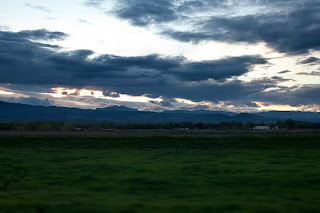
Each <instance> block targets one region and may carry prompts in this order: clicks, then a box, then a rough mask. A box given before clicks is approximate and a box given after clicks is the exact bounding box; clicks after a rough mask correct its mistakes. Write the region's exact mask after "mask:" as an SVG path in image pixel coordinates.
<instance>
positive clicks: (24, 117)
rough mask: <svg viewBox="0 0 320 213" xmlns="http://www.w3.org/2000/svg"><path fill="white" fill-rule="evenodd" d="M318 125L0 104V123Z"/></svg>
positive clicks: (257, 117) (303, 116) (262, 116)
mask: <svg viewBox="0 0 320 213" xmlns="http://www.w3.org/2000/svg"><path fill="white" fill-rule="evenodd" d="M286 119H293V120H297V121H309V122H320V113H319V112H299V111H270V112H259V113H234V112H228V111H210V110H196V111H186V110H175V111H163V112H149V111H138V110H137V109H132V108H127V107H124V106H113V107H108V108H98V109H95V110H91V109H78V108H66V107H55V106H50V107H45V106H32V105H26V104H15V103H7V102H1V101H0V121H98V122H106V121H114V122H206V123H219V122H224V121H226V122H231V121H235V122H256V123H262V122H265V123H271V122H273V123H275V122H276V121H278V120H286Z"/></svg>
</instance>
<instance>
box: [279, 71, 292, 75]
mask: <svg viewBox="0 0 320 213" xmlns="http://www.w3.org/2000/svg"><path fill="white" fill-rule="evenodd" d="M290 72H291V71H289V70H283V71H281V72H278V74H286V73H290Z"/></svg>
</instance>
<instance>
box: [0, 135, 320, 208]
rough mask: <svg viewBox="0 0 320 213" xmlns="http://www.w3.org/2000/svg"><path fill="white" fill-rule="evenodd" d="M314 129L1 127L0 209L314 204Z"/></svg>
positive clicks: (319, 192) (319, 156)
mask: <svg viewBox="0 0 320 213" xmlns="http://www.w3.org/2000/svg"><path fill="white" fill-rule="evenodd" d="M319 162H320V135H319V134H317V133H308V134H257V135H255V134H236V135H226V134H224V135H201V136H196V135H189V136H183V135H179V136H169V135H166V136H156V135H144V136H137V135H127V136H121V135H114V136H103V135H97V136H94V135H83V136H81V135H52V136H50V135H37V136H36V135H27V136H24V135H19V136H13V135H1V136H0V212H39V213H44V212H46V213H47V212H319V211H320V210H319V208H320V204H319V200H320V164H319Z"/></svg>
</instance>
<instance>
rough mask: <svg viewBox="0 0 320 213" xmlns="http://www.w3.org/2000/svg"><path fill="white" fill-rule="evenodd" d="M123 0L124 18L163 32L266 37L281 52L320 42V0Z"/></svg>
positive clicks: (193, 37)
mask: <svg viewBox="0 0 320 213" xmlns="http://www.w3.org/2000/svg"><path fill="white" fill-rule="evenodd" d="M119 2H120V3H119V4H118V5H117V8H116V9H114V11H113V13H115V14H116V15H117V16H118V17H119V18H121V19H124V20H128V21H129V22H130V23H131V24H133V25H136V26H140V27H152V26H156V28H157V31H159V32H160V33H161V34H163V35H165V36H167V37H170V38H173V39H176V40H179V41H182V42H200V41H208V40H214V41H224V42H229V43H233V42H248V43H257V42H261V41H262V42H266V43H267V44H268V45H269V46H270V47H272V48H274V49H276V50H278V51H279V52H284V53H290V54H301V53H306V52H308V51H309V50H319V48H320V25H319V23H320V2H319V1H314V0H290V1H284V0H280V1H272V0H270V1H257V0H246V1H233V0H227V1H220V0H214V1H209V0H197V1H193V0H190V1H174V0H159V1H149V0H123V1H119ZM177 26H178V27H177ZM181 26H184V27H182V28H183V29H181Z"/></svg>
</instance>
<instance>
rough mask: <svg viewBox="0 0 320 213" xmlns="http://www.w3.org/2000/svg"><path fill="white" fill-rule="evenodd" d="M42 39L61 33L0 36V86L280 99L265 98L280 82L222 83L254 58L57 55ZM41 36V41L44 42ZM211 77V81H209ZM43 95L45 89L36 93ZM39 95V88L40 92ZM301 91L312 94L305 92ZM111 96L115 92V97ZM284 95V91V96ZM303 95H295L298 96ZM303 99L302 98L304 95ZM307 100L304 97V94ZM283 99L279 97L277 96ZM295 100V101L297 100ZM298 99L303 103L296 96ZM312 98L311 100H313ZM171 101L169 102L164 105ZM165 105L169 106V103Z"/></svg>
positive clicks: (241, 99) (84, 52)
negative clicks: (212, 58)
mask: <svg viewBox="0 0 320 213" xmlns="http://www.w3.org/2000/svg"><path fill="white" fill-rule="evenodd" d="M34 35H37V36H36V38H39V39H40V38H42V39H41V40H46V39H47V40H48V39H56V38H62V37H64V36H65V34H63V33H58V32H55V33H53V34H52V35H62V36H58V37H57V36H52V35H51V32H48V31H46V33H45V36H42V37H41V36H39V34H38V33H37V31H35V32H33V31H28V33H21V32H17V33H9V32H1V33H0V46H1V49H0V83H2V84H4V85H6V84H8V83H9V84H11V86H10V87H12V86H13V85H22V86H20V89H21V90H24V89H27V88H29V87H34V88H36V89H35V90H33V91H36V90H39V89H37V88H38V87H39V88H41V87H42V88H47V89H50V88H51V87H59V86H62V87H67V88H84V87H85V88H92V89H99V90H102V91H106V92H104V94H105V95H106V96H114V97H118V96H119V93H120V94H130V95H147V96H149V97H159V96H162V97H164V99H165V100H172V99H173V98H176V97H179V98H186V99H190V100H193V101H212V102H218V101H230V100H231V101H234V102H235V103H239V104H240V103H243V104H247V103H250V102H252V101H255V100H256V98H259V100H260V99H261V97H266V98H265V99H267V100H269V99H272V98H273V100H282V99H281V98H279V97H278V96H285V95H283V94H284V93H283V92H277V93H276V94H274V92H272V95H273V96H266V94H269V92H264V90H266V89H268V88H273V87H277V82H279V80H281V81H283V80H288V79H282V78H281V79H280V78H276V79H275V78H274V79H262V80H259V81H257V80H256V81H252V82H249V83H244V82H242V81H239V80H227V79H229V78H231V77H237V76H241V75H243V74H245V73H247V72H249V71H250V70H251V67H252V66H254V65H256V64H266V63H267V61H266V60H265V59H263V58H260V57H258V56H242V57H231V58H226V59H220V60H212V61H202V62H189V61H187V60H186V59H185V58H183V57H162V56H159V55H147V56H140V57H119V56H114V55H101V56H99V57H96V58H93V59H88V56H90V55H91V54H92V53H93V52H92V51H90V50H77V51H70V52H61V51H60V52H57V51H55V49H53V48H50V47H49V48H48V45H46V44H42V43H41V44H40V43H37V42H34V41H31V40H29V39H31V38H34V37H35V36H34ZM43 38H45V39H43ZM210 79H214V80H210ZM41 90H42V91H43V90H44V91H45V90H46V89H41ZM39 91H40V90H39ZM304 91H306V93H308V91H310V92H311V93H314V92H313V90H306V89H304ZM115 92H116V93H115ZM286 94H287V93H286ZM299 95H305V93H303V92H301V93H297V96H299ZM305 96H306V95H305ZM306 97H307V96H306ZM282 98H283V97H282ZM297 99H298V98H297ZM298 100H302V101H303V100H305V99H303V97H301V98H300V99H298ZM314 100H316V99H314ZM165 102H171V101H165ZM164 104H165V103H164ZM168 106H169V105H168Z"/></svg>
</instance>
